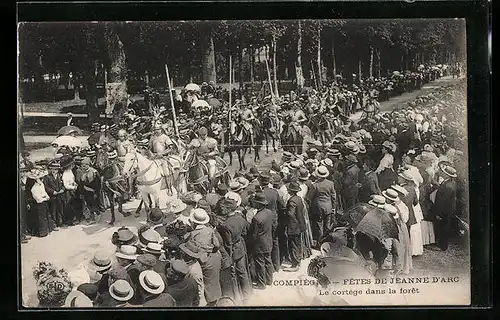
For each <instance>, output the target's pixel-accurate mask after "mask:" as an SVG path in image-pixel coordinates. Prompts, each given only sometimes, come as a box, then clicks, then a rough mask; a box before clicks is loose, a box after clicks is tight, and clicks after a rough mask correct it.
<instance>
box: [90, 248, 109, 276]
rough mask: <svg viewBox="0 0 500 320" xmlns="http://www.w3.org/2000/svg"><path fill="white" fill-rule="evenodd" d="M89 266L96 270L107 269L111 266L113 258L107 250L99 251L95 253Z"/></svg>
mask: <svg viewBox="0 0 500 320" xmlns="http://www.w3.org/2000/svg"><path fill="white" fill-rule="evenodd" d="M89 266H90V267H91V268H92V269H93V270H95V271H105V270H108V269H110V268H111V259H110V258H109V255H108V254H107V253H106V252H103V251H99V252H96V253H95V254H94V258H92V260H90V265H89Z"/></svg>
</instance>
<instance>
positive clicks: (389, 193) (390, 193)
mask: <svg viewBox="0 0 500 320" xmlns="http://www.w3.org/2000/svg"><path fill="white" fill-rule="evenodd" d="M382 195H383V196H384V197H385V198H386V199H388V200H391V201H394V202H397V201H399V195H398V192H397V191H396V190H394V189H391V188H389V189H387V190H385V191H382Z"/></svg>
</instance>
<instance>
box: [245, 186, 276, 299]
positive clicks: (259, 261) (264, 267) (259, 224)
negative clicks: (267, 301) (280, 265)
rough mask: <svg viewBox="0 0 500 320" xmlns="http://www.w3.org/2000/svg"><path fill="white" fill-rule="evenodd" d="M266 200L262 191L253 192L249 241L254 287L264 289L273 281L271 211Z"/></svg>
mask: <svg viewBox="0 0 500 320" xmlns="http://www.w3.org/2000/svg"><path fill="white" fill-rule="evenodd" d="M268 204H269V203H268V201H267V199H266V196H265V195H264V194H263V193H260V192H259V193H257V194H255V196H254V198H253V200H252V206H253V207H254V208H256V209H257V213H256V214H255V216H254V217H253V219H252V223H251V225H250V241H251V243H252V246H253V248H252V249H253V254H254V259H255V273H256V279H254V282H256V283H257V284H256V286H255V288H256V289H265V288H266V285H271V284H272V282H273V270H274V268H273V265H272V261H271V251H272V249H273V234H272V231H273V230H272V228H273V213H272V211H271V210H269V209H267V208H266V207H267V205H268Z"/></svg>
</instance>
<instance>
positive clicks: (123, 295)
mask: <svg viewBox="0 0 500 320" xmlns="http://www.w3.org/2000/svg"><path fill="white" fill-rule="evenodd" d="M108 291H109V295H110V296H111V297H112V298H113V299H115V300H117V301H122V302H126V301H129V300H130V299H132V297H133V296H134V288H132V286H131V285H130V283H128V281H126V280H123V279H119V280H116V281H115V282H113V283H112V284H111V285H110V286H109V290H108Z"/></svg>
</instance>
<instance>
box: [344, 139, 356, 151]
mask: <svg viewBox="0 0 500 320" xmlns="http://www.w3.org/2000/svg"><path fill="white" fill-rule="evenodd" d="M356 146H357V144H356V142H354V141H351V140H350V141H347V142H346V143H344V147H345V148H346V149H347V150H349V151H351V152H352V151H354V150H355V148H356Z"/></svg>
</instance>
